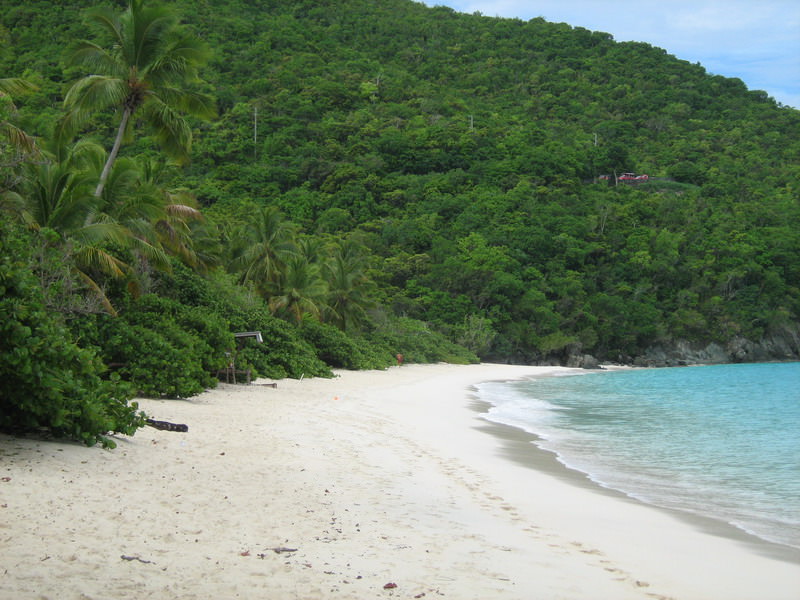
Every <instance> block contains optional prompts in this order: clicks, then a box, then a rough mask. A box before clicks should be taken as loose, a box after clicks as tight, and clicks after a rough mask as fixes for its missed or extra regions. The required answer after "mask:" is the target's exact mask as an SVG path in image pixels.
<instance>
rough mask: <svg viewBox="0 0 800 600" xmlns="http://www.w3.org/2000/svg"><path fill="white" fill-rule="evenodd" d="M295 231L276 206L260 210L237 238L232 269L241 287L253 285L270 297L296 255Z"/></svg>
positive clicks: (234, 241)
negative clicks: (290, 259)
mask: <svg viewBox="0 0 800 600" xmlns="http://www.w3.org/2000/svg"><path fill="white" fill-rule="evenodd" d="M294 237H295V230H294V227H293V226H292V224H291V223H289V222H288V221H286V220H285V219H284V217H283V215H282V214H281V212H280V210H279V209H277V208H276V207H274V206H266V207H263V208H261V209H259V210H258V211H257V212H256V214H254V215H253V220H252V221H251V222H250V223H247V224H246V225H245V226H244V227H242V228H241V229H240V230H239V231H238V232H236V233H235V234H234V239H233V244H232V258H231V261H230V263H229V268H230V270H231V271H233V272H235V273H239V282H240V283H252V284H253V285H254V286H255V288H256V289H257V290H258V291H259V293H261V294H262V295H264V296H266V297H268V296H269V295H270V290H271V289H272V288H273V287H274V285H275V284H276V282H277V281H278V278H279V277H280V274H281V272H282V271H283V269H284V267H285V265H286V263H287V261H288V259H289V258H290V257H291V256H293V255H295V254H297V249H296V246H295V244H294Z"/></svg>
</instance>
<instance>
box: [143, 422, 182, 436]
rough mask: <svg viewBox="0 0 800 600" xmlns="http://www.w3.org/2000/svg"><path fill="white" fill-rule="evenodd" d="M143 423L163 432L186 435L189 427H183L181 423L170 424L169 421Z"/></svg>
mask: <svg viewBox="0 0 800 600" xmlns="http://www.w3.org/2000/svg"><path fill="white" fill-rule="evenodd" d="M145 423H146V424H147V425H149V426H150V427H154V428H156V429H161V430H163V431H179V432H181V433H186V432H187V431H189V426H188V425H183V424H181V423H170V422H169V421H155V420H153V419H147V420H146V421H145Z"/></svg>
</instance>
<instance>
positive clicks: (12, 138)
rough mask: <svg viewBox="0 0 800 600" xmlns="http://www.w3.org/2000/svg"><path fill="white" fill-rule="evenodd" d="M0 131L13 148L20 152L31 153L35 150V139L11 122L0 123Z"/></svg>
mask: <svg viewBox="0 0 800 600" xmlns="http://www.w3.org/2000/svg"><path fill="white" fill-rule="evenodd" d="M0 133H2V134H3V136H4V137H5V138H6V140H8V143H9V144H10V145H11V146H12V147H13V148H16V149H17V150H19V151H21V152H27V153H30V154H33V153H35V152H36V151H37V148H36V139H35V138H34V137H33V136H32V135H28V134H27V133H25V132H24V131H23V130H22V129H20V128H19V127H15V126H14V125H12V124H11V123H8V122H4V123H0Z"/></svg>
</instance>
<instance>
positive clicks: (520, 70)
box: [0, 0, 800, 362]
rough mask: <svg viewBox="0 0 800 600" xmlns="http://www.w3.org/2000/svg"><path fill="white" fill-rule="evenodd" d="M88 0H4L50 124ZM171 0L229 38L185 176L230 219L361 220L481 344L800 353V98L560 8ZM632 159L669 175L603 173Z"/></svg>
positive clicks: (6, 19) (428, 302)
mask: <svg viewBox="0 0 800 600" xmlns="http://www.w3.org/2000/svg"><path fill="white" fill-rule="evenodd" d="M89 4H94V3H90V2H79V1H76V2H61V3H58V4H57V5H54V4H53V3H50V2H36V1H31V2H25V3H24V4H22V3H19V2H9V1H7V0H3V1H0V12H1V13H2V15H1V16H0V23H2V26H3V29H0V34H1V35H0V37H4V38H6V39H8V40H10V42H11V43H10V44H9V45H8V46H7V47H6V48H5V50H4V51H2V54H1V55H0V68H2V71H3V72H5V73H9V74H13V75H22V74H23V72H24V70H25V69H29V70H30V71H32V72H35V73H37V74H38V75H39V76H40V77H41V79H40V81H41V83H42V90H43V93H42V94H40V95H39V96H38V97H37V98H31V99H29V100H27V101H26V102H25V103H24V104H23V105H22V106H21V114H22V117H23V119H22V120H23V123H24V124H25V125H26V126H27V128H28V129H29V130H31V131H33V132H36V133H39V134H44V133H46V131H47V129H48V128H49V127H50V126H51V124H52V122H53V120H54V119H55V118H56V116H57V114H58V111H59V105H58V102H59V101H60V98H61V96H62V93H63V89H62V86H63V84H64V82H65V81H67V80H68V79H69V78H70V77H71V75H72V74H71V73H69V72H66V71H65V70H64V69H63V68H62V66H61V62H60V60H61V56H62V52H63V49H64V48H65V47H66V45H67V43H68V40H71V39H74V38H75V37H81V36H85V35H86V34H85V32H84V31H83V29H82V28H81V27H80V25H79V23H80V20H79V17H80V12H79V10H78V9H80V8H81V7H84V6H87V5H89ZM172 4H175V5H176V6H177V7H179V8H180V10H181V12H182V14H183V15H184V20H185V21H186V22H187V23H188V24H189V25H190V26H191V27H192V28H194V29H195V30H196V31H197V33H199V35H200V36H201V37H203V38H204V39H205V40H206V41H207V42H209V43H210V44H211V46H212V47H213V48H214V51H215V57H214V60H213V62H212V64H211V65H210V66H209V68H207V69H206V71H205V72H204V78H205V81H206V84H205V86H206V89H207V90H210V91H212V93H214V94H215V95H216V97H217V98H218V103H219V109H220V116H219V118H218V119H217V120H216V121H215V122H213V123H211V124H205V125H201V124H198V125H197V131H196V143H195V149H194V153H193V157H194V158H193V162H192V164H191V165H190V166H189V167H188V168H187V169H185V170H184V171H183V172H181V173H180V174H178V175H176V179H175V183H176V184H180V185H182V186H186V187H188V188H189V189H191V190H193V191H194V192H195V193H196V195H197V197H198V199H199V200H200V202H201V203H202V204H203V205H204V206H205V207H206V213H207V214H208V215H210V216H211V217H212V218H214V219H215V220H216V222H217V223H218V224H224V225H225V226H226V227H230V226H232V225H234V224H236V223H242V222H245V221H246V220H247V219H248V216H249V215H250V214H251V212H252V210H253V207H254V206H259V205H265V204H269V205H276V206H279V207H280V208H281V209H282V210H283V211H284V212H285V213H286V214H287V215H288V216H289V217H290V218H291V219H292V220H294V221H295V222H297V223H298V224H300V225H302V226H303V227H304V228H305V230H306V231H308V232H310V233H320V234H332V235H339V236H342V235H344V234H347V233H351V232H357V234H358V237H359V239H360V240H361V241H362V242H363V243H364V244H366V245H367V246H368V247H369V248H370V249H371V251H372V254H373V260H372V263H371V266H372V276H373V279H374V280H375V281H376V282H377V283H378V284H379V299H380V300H381V301H382V303H383V305H384V306H386V307H387V308H388V309H389V310H391V311H393V312H395V313H397V314H403V315H408V316H412V317H416V318H419V319H422V320H425V321H427V322H430V323H432V324H433V325H434V326H435V327H437V328H438V329H440V330H442V331H444V332H446V333H448V334H449V335H450V336H451V337H452V338H453V339H457V340H461V341H465V340H473V341H474V340H475V339H477V338H481V339H484V340H486V344H484V345H483V347H482V348H481V354H482V355H483V356H484V357H490V358H493V359H502V360H515V361H526V362H532V361H549V360H559V361H564V360H567V359H568V357H570V356H576V355H580V354H583V353H591V354H594V355H596V356H598V357H600V358H602V359H606V360H608V359H613V360H624V361H629V360H632V359H633V358H634V357H636V356H642V355H643V354H645V353H646V352H647V351H648V349H652V348H653V347H657V346H662V347H667V348H671V347H676V345H677V344H678V342H680V341H682V340H683V341H687V342H690V343H692V344H695V345H698V346H700V347H702V346H705V345H706V344H708V343H710V342H716V343H718V344H720V345H721V346H723V347H725V346H727V348H728V354H726V355H725V356H726V357H728V358H738V359H748V358H760V357H761V358H769V357H780V358H784V357H790V356H794V357H797V355H798V352H799V351H800V348H798V342H797V340H798V328H797V324H798V322H800V233H798V228H797V223H798V222H800V204H799V203H798V195H797V194H798V189H799V184H800V160H799V159H800V140H799V139H798V137H797V135H796V133H797V131H798V126H800V112H798V111H796V110H794V109H791V108H787V107H781V106H779V105H777V104H776V103H775V102H774V101H773V100H772V99H770V98H768V97H767V96H766V94H764V93H763V92H759V91H750V90H748V89H747V88H746V87H745V85H744V84H743V83H742V82H741V81H739V80H736V79H729V78H725V77H720V76H711V75H708V74H707V73H706V72H705V70H704V69H703V67H702V66H700V65H693V64H689V63H687V62H685V61H681V60H678V59H676V58H675V57H673V56H671V55H669V54H668V53H667V52H666V51H664V50H661V49H658V48H654V47H652V46H649V45H647V44H641V43H617V42H615V41H614V40H613V39H612V38H611V36H609V35H608V34H604V33H601V32H591V31H588V30H585V29H582V28H572V27H569V26H567V25H564V24H552V23H548V22H546V21H544V20H542V19H533V20H531V21H528V22H523V21H520V20H514V19H496V18H488V17H481V16H476V15H463V14H457V13H455V12H453V11H452V10H450V9H447V8H443V7H437V8H427V7H425V6H423V5H421V4H417V3H414V2H410V1H406V0H383V1H381V2H378V3H376V2H368V1H366V0H343V1H338V2H326V1H314V2H312V1H297V2H289V3H287V2H277V1H258V0H249V1H248V0H231V1H228V2H225V3H224V4H222V5H221V6H220V3H213V2H188V1H186V0H179V1H176V2H173V3H172ZM45 32H46V35H44V33H45ZM79 32H80V33H79ZM147 147H148V145H147V142H146V141H145V142H141V143H139V144H137V145H135V146H133V147H132V148H131V149H130V150H129V151H130V152H141V151H144V150H146V148H147ZM622 172H636V173H647V174H648V175H650V176H651V177H662V178H667V179H669V180H671V181H667V182H662V183H660V184H658V183H656V182H653V183H649V184H647V185H638V186H631V185H620V186H613V185H612V186H609V185H607V184H606V183H603V182H599V181H598V179H597V177H598V176H599V175H601V174H611V175H612V180H613V174H614V173H616V174H619V173H622ZM489 340H490V341H491V343H489ZM743 340H750V341H752V342H763V341H764V340H772V342H770V343H771V344H772V345H771V346H770V347H769V349H766V350H764V352H766V354H763V355H760V354H757V353H756V348H755V347H753V346H749V345H748V344H747V343H746V342H744V341H743ZM764 348H766V346H762V350H763V349H764ZM734 350H735V352H734ZM736 352H738V355H737V354H736ZM754 353H755V354H754Z"/></svg>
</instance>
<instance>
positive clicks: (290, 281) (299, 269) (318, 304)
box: [269, 255, 328, 323]
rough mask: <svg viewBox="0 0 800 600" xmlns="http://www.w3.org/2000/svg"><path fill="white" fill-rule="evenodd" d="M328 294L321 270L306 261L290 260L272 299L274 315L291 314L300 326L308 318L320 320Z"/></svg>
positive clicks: (270, 299) (300, 258)
mask: <svg viewBox="0 0 800 600" xmlns="http://www.w3.org/2000/svg"><path fill="white" fill-rule="evenodd" d="M327 291H328V288H327V286H326V285H325V281H324V280H323V279H322V276H321V275H320V270H319V267H318V266H317V265H315V264H313V263H310V262H308V261H307V260H306V259H305V258H304V257H302V256H299V255H295V256H292V257H290V258H289V260H288V261H287V263H286V265H285V267H284V269H283V271H282V272H281V273H280V275H279V276H278V278H277V281H276V282H275V284H274V290H273V294H272V295H271V296H270V298H269V308H270V310H271V311H272V312H273V313H277V314H281V313H284V314H287V315H289V316H291V317H292V318H293V319H294V320H295V321H296V322H297V323H299V322H300V321H302V320H303V318H304V317H305V316H306V315H307V314H308V315H311V316H312V317H316V318H319V316H320V313H321V311H322V308H323V306H324V301H325V295H326V293H327Z"/></svg>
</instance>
